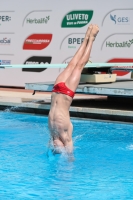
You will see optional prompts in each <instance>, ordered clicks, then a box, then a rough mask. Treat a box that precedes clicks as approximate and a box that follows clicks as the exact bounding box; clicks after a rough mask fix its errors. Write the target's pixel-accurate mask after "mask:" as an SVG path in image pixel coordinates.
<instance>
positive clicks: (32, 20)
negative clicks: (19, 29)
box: [22, 10, 51, 26]
mask: <svg viewBox="0 0 133 200" xmlns="http://www.w3.org/2000/svg"><path fill="white" fill-rule="evenodd" d="M50 20H51V10H37V11H31V12H30V13H28V14H27V15H26V16H25V18H24V20H23V23H22V26H24V25H28V26H31V25H46V24H48V23H49V21H50Z"/></svg>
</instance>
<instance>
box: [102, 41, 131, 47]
mask: <svg viewBox="0 0 133 200" xmlns="http://www.w3.org/2000/svg"><path fill="white" fill-rule="evenodd" d="M132 44H133V39H132V40H129V41H123V42H114V43H112V42H110V41H106V47H119V48H123V47H128V48H130V47H131V45H132Z"/></svg>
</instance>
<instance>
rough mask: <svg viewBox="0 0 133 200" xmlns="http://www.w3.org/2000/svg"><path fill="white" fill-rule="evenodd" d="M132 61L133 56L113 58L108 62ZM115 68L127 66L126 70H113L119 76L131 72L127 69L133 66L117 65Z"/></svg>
mask: <svg viewBox="0 0 133 200" xmlns="http://www.w3.org/2000/svg"><path fill="white" fill-rule="evenodd" d="M128 62H129V63H132V62H133V58H113V59H111V60H108V61H107V63H128ZM115 68H118V69H119V68H125V71H119V70H113V74H117V76H125V75H128V74H130V72H129V71H126V69H129V68H133V66H130V67H129V66H126V67H119V66H117V67H115Z"/></svg>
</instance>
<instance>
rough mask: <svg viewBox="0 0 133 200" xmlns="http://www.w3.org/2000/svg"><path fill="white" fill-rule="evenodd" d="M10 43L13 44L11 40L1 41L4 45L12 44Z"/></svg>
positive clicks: (4, 39)
mask: <svg viewBox="0 0 133 200" xmlns="http://www.w3.org/2000/svg"><path fill="white" fill-rule="evenodd" d="M10 43H11V39H7V38H3V39H2V40H0V44H3V45H6V44H10Z"/></svg>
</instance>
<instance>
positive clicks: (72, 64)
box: [55, 25, 93, 84]
mask: <svg viewBox="0 0 133 200" xmlns="http://www.w3.org/2000/svg"><path fill="white" fill-rule="evenodd" d="M92 27H93V26H92V25H90V26H89V27H88V29H87V32H86V34H85V38H84V41H83V42H82V44H81V46H80V48H79V49H78V51H77V52H76V54H75V55H74V57H73V58H72V60H71V61H70V62H69V64H68V65H67V67H66V68H65V69H64V71H63V72H62V73H61V74H60V75H59V76H58V77H57V79H56V81H55V84H57V83H59V82H65V81H66V80H67V79H68V77H69V76H70V75H71V73H72V71H73V69H74V68H75V66H76V65H77V63H78V62H79V60H80V59H81V57H82V56H83V54H84V52H85V49H86V46H87V43H88V41H89V37H90V33H91V30H92Z"/></svg>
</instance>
